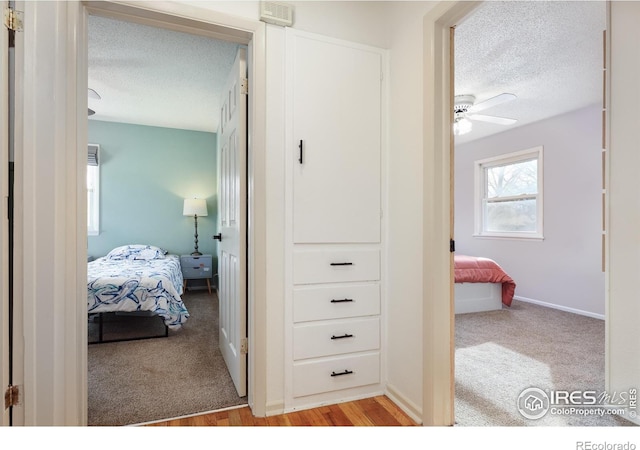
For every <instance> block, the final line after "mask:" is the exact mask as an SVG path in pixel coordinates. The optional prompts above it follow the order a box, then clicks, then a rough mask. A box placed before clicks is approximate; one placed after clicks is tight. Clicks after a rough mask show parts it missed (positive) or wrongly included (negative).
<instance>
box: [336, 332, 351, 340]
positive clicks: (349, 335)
mask: <svg viewBox="0 0 640 450" xmlns="http://www.w3.org/2000/svg"><path fill="white" fill-rule="evenodd" d="M351 337H353V334H347V333H345V334H343V335H342V336H331V340H335V339H345V338H351Z"/></svg>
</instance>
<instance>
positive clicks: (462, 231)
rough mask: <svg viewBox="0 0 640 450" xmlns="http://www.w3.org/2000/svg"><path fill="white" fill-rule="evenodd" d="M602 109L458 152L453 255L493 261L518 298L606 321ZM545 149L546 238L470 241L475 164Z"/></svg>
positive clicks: (464, 146)
mask: <svg viewBox="0 0 640 450" xmlns="http://www.w3.org/2000/svg"><path fill="white" fill-rule="evenodd" d="M601 111H602V108H601V106H599V105H597V106H593V107H590V108H585V109H581V110H578V111H574V112H571V113H568V114H564V115H561V116H558V117H554V118H551V119H548V120H544V121H541V122H537V123H534V124H532V125H525V126H522V127H517V128H514V129H511V130H509V131H505V132H502V133H500V134H497V135H494V136H490V137H487V138H484V139H480V140H477V141H473V142H470V143H467V144H462V145H458V146H456V149H455V239H456V253H458V254H468V255H474V256H485V257H488V258H492V259H495V260H496V262H498V264H500V265H501V266H502V267H503V268H504V269H505V271H506V272H507V273H508V274H509V275H510V276H511V277H512V278H513V279H514V280H515V282H516V285H517V287H516V297H524V298H525V299H531V300H534V301H538V302H543V303H548V304H551V305H554V306H556V307H558V308H560V309H567V310H570V311H574V312H581V313H586V314H588V315H596V316H599V317H602V318H604V313H605V292H604V273H603V272H602V251H601V235H602V231H601V230H602V207H601V205H602V137H601V130H602V125H601V124H602V113H601ZM537 146H543V147H544V157H543V161H544V168H543V171H544V180H543V183H544V240H542V241H540V240H513V239H489V238H479V237H473V236H472V235H473V232H474V161H476V160H479V159H484V158H488V157H492V156H496V155H501V154H505V153H511V152H514V151H518V150H526V149H529V148H533V147H537Z"/></svg>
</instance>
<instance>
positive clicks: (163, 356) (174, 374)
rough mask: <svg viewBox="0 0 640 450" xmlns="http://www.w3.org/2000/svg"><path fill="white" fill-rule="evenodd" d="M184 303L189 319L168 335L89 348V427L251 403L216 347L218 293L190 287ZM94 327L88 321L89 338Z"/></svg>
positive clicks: (157, 327) (150, 328) (155, 325)
mask: <svg viewBox="0 0 640 450" xmlns="http://www.w3.org/2000/svg"><path fill="white" fill-rule="evenodd" d="M183 301H184V303H185V305H186V306H187V309H188V310H189V313H190V315H191V317H190V318H189V320H187V322H186V323H185V324H184V325H183V327H182V329H181V330H179V331H176V332H173V331H169V337H167V338H157V339H147V340H139V341H129V342H115V343H105V344H94V345H90V346H89V351H88V353H89V355H88V365H89V374H88V376H89V399H88V409H89V412H88V424H89V425H105V426H106V425H108V426H119V425H131V424H138V423H145V422H150V421H155V420H161V419H167V418H173V417H179V416H184V415H189V414H195V413H200V412H205V411H212V410H216V409H221V408H225V407H229V406H236V405H242V404H246V403H247V399H246V397H238V394H237V392H236V390H235V388H234V386H233V382H232V381H231V377H230V375H229V372H228V370H227V367H226V365H225V363H224V360H223V358H222V354H221V353H220V350H219V349H218V300H217V296H216V295H215V293H214V294H213V295H209V294H208V293H207V292H206V291H189V292H188V293H186V294H185V295H184V296H183ZM143 319H145V318H143ZM147 319H149V318H147ZM151 319H157V318H151ZM138 324H139V325H137V327H139V328H145V329H146V331H151V333H154V332H157V331H158V330H160V331H161V332H162V330H163V329H164V327H163V326H162V324H161V323H158V322H157V321H156V322H154V323H153V324H150V325H147V324H142V325H140V322H138ZM107 325H108V326H107V327H106V330H107V329H113V327H110V325H112V324H107ZM126 326H127V324H126V321H125V323H124V324H122V325H120V327H121V329H120V330H118V332H119V333H123V334H124V333H125V330H124V328H125V327H126ZM95 328H96V325H95V324H92V323H90V324H89V332H90V333H89V335H90V339H91V340H93V339H94V336H95ZM154 328H155V330H153V329H154ZM105 333H106V331H105ZM112 336H113V335H109V336H108V335H107V334H105V339H106V338H109V337H112Z"/></svg>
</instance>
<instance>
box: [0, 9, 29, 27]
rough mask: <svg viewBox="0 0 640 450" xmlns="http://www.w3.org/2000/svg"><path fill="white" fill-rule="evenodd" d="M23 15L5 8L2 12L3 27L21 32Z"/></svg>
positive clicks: (20, 12)
mask: <svg viewBox="0 0 640 450" xmlns="http://www.w3.org/2000/svg"><path fill="white" fill-rule="evenodd" d="M23 16H24V13H23V12H22V11H16V10H15V9H13V8H5V10H4V19H3V22H4V26H5V27H7V28H8V29H9V30H11V31H22V19H23Z"/></svg>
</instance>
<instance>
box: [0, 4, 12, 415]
mask: <svg viewBox="0 0 640 450" xmlns="http://www.w3.org/2000/svg"><path fill="white" fill-rule="evenodd" d="M7 7H8V2H6V1H2V2H0V8H1V9H2V11H5V9H6V8H7ZM0 36H1V37H0V46H1V48H2V50H0V56H1V58H2V61H1V62H0V68H1V69H0V86H2V88H1V89H0V123H1V124H2V132H0V136H1V137H2V138H1V142H0V198H1V200H2V201H1V205H2V209H0V211H3V213H2V215H1V217H2V219H1V220H0V255H1V256H0V381H1V382H2V384H1V385H0V388H1V392H2V393H3V394H4V392H5V389H6V388H7V386H9V379H10V378H9V351H10V349H9V287H8V281H9V266H8V264H9V248H8V236H9V234H8V232H9V222H8V218H7V214H6V211H7V207H8V205H7V202H8V186H9V183H8V177H9V135H10V133H11V132H10V130H9V39H8V33H7V30H6V29H5V28H4V27H2V30H0ZM0 398H4V396H1V397H0ZM9 411H10V409H9V408H5V407H4V402H2V420H1V421H0V424H1V425H9Z"/></svg>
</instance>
